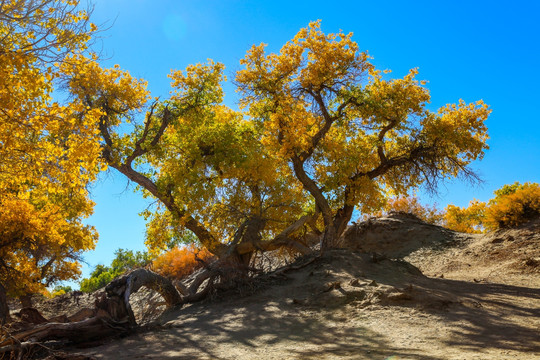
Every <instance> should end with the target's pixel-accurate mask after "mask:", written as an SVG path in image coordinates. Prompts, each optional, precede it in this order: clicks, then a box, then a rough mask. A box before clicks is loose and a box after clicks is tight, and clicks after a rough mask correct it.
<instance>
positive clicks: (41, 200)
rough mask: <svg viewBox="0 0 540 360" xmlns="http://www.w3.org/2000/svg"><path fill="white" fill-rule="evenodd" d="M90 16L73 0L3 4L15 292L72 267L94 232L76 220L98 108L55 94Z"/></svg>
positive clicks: (4, 192)
mask: <svg viewBox="0 0 540 360" xmlns="http://www.w3.org/2000/svg"><path fill="white" fill-rule="evenodd" d="M88 15H89V14H88V11H87V10H82V9H79V7H78V1H74V0H39V1H23V0H10V1H2V2H1V3H0V270H1V271H0V283H2V284H3V285H4V287H5V288H6V290H7V291H8V292H9V293H11V294H12V295H21V294H25V293H28V292H36V291H38V290H39V289H40V288H42V287H43V286H46V285H48V284H50V283H51V282H54V281H57V280H62V279H69V278H72V277H74V276H76V275H77V274H79V272H80V270H79V267H80V266H79V265H78V262H77V260H78V259H79V257H80V253H81V251H84V250H88V249H91V248H93V247H94V245H95V242H96V239H97V234H96V232H95V230H94V229H93V228H92V227H90V226H86V225H84V224H83V223H82V219H83V218H84V217H86V216H88V215H89V214H90V213H91V211H92V208H93V203H92V202H91V201H90V200H89V198H88V192H87V189H86V186H87V184H88V182H89V181H92V180H93V179H95V176H96V174H97V173H98V171H99V170H100V168H101V166H100V157H99V154H100V146H99V143H98V141H97V139H98V138H97V136H98V131H97V129H96V126H95V124H96V122H97V120H98V119H99V116H100V114H99V112H98V111H97V110H95V109H87V108H85V107H84V106H83V104H82V103H81V102H79V101H57V100H54V99H53V92H54V91H55V89H57V88H58V85H59V84H60V82H59V79H60V78H61V76H62V74H61V72H60V64H62V63H64V62H65V61H66V60H67V58H68V56H70V55H73V54H75V53H81V52H83V51H85V49H86V47H87V43H88V41H89V39H90V37H91V34H92V33H93V32H94V31H95V30H96V28H95V25H93V24H91V23H89V22H88Z"/></svg>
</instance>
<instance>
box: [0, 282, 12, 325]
mask: <svg viewBox="0 0 540 360" xmlns="http://www.w3.org/2000/svg"><path fill="white" fill-rule="evenodd" d="M10 320H11V319H10V317H9V306H8V303H7V294H6V289H5V288H4V285H2V284H1V283H0V325H4V324H6V323H7V322H9V321H10Z"/></svg>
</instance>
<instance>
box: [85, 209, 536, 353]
mask: <svg viewBox="0 0 540 360" xmlns="http://www.w3.org/2000/svg"><path fill="white" fill-rule="evenodd" d="M385 224H386V225H385ZM358 227H361V229H358V228H357V229H350V231H349V232H348V235H347V236H346V239H345V241H344V246H347V247H348V248H347V249H341V250H335V251H331V252H328V253H326V254H325V255H324V256H322V257H320V258H306V259H302V260H301V262H299V263H297V264H295V265H296V266H297V267H298V269H296V270H291V271H287V272H282V273H277V274H270V275H268V276H265V277H263V278H261V279H260V280H259V282H258V283H257V289H247V288H244V289H241V291H240V293H239V292H229V293H225V294H221V295H220V296H219V298H218V299H214V301H212V302H207V303H202V304H196V305H192V306H189V307H186V308H184V309H181V310H179V311H175V312H170V313H166V314H164V315H163V316H162V318H161V319H160V323H161V326H159V327H158V328H155V329H153V330H151V331H146V332H145V331H143V332H140V333H138V334H135V335H133V336H130V337H128V338H125V339H121V340H115V341H112V342H110V343H107V344H104V345H102V346H99V347H96V348H91V349H86V350H84V353H85V354H87V355H90V356H94V357H96V358H98V359H540V330H539V329H540V289H539V287H540V280H539V278H540V277H539V276H538V275H539V268H538V264H537V262H536V261H537V259H539V255H540V254H539V253H538V251H539V247H540V246H539V244H540V241H539V231H538V230H539V228H538V222H536V223H534V224H529V225H528V226H527V227H523V228H521V229H515V230H508V231H502V232H498V233H494V234H489V235H487V236H469V235H464V234H456V233H452V232H449V231H448V230H446V229H441V228H438V227H434V226H431V225H427V224H423V223H421V222H420V221H418V220H417V219H414V218H411V217H406V216H405V217H404V216H399V215H398V216H392V217H389V218H383V219H379V220H372V221H371V224H368V225H366V224H359V225H358ZM353 233H354V234H356V235H355V236H353V235H352V234H353ZM370 234H371V235H370ZM373 234H378V235H376V236H375V235H373ZM389 239H390V240H389ZM392 243H393V244H394V246H392V245H391V244H392ZM377 244H379V245H377ZM351 248H352V249H354V250H351ZM359 250H362V251H368V253H362V252H360V251H359ZM374 252H375V253H378V255H377V254H375V255H374V254H373V253H374ZM397 256H402V257H405V258H406V259H407V260H408V262H406V261H403V260H393V259H391V257H397ZM411 264H414V265H415V266H413V265H411ZM419 269H421V270H422V272H423V273H424V274H427V275H430V276H425V275H423V274H422V273H421V272H420V270H419ZM435 275H436V276H435ZM249 292H254V294H253V295H250V296H243V297H242V294H245V293H249Z"/></svg>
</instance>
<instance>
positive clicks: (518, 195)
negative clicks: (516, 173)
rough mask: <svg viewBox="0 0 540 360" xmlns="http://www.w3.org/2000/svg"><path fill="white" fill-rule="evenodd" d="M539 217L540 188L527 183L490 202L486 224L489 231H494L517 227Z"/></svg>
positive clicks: (534, 184)
mask: <svg viewBox="0 0 540 360" xmlns="http://www.w3.org/2000/svg"><path fill="white" fill-rule="evenodd" d="M539 216H540V186H539V185H538V184H537V183H525V184H523V185H520V186H518V187H517V188H515V189H514V190H513V192H507V193H501V194H500V195H498V196H497V197H496V198H495V199H493V201H490V204H489V207H488V208H487V211H486V215H485V220H484V222H485V225H486V227H487V228H488V229H492V230H494V229H500V228H508V227H516V226H519V225H521V224H524V223H526V222H527V221H530V220H532V219H534V218H537V217H539Z"/></svg>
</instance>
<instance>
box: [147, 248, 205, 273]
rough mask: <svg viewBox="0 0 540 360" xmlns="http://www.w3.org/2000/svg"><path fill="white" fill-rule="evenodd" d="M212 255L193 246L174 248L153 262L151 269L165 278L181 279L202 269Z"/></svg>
mask: <svg viewBox="0 0 540 360" xmlns="http://www.w3.org/2000/svg"><path fill="white" fill-rule="evenodd" d="M212 257H213V255H212V254H211V253H210V252H208V250H206V249H198V248H196V247H195V246H194V245H193V244H192V245H188V246H185V247H182V248H180V247H175V248H173V249H172V250H169V251H167V252H166V253H164V254H162V255H160V256H159V257H158V258H157V259H156V260H154V261H153V263H152V267H153V269H154V270H155V271H156V272H157V273H159V274H161V275H163V276H167V277H172V278H175V279H179V280H180V279H183V278H185V277H186V276H188V275H189V274H191V273H193V272H194V271H195V270H197V269H200V268H201V267H203V265H204V263H207V262H208V261H210V260H211V259H212Z"/></svg>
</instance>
